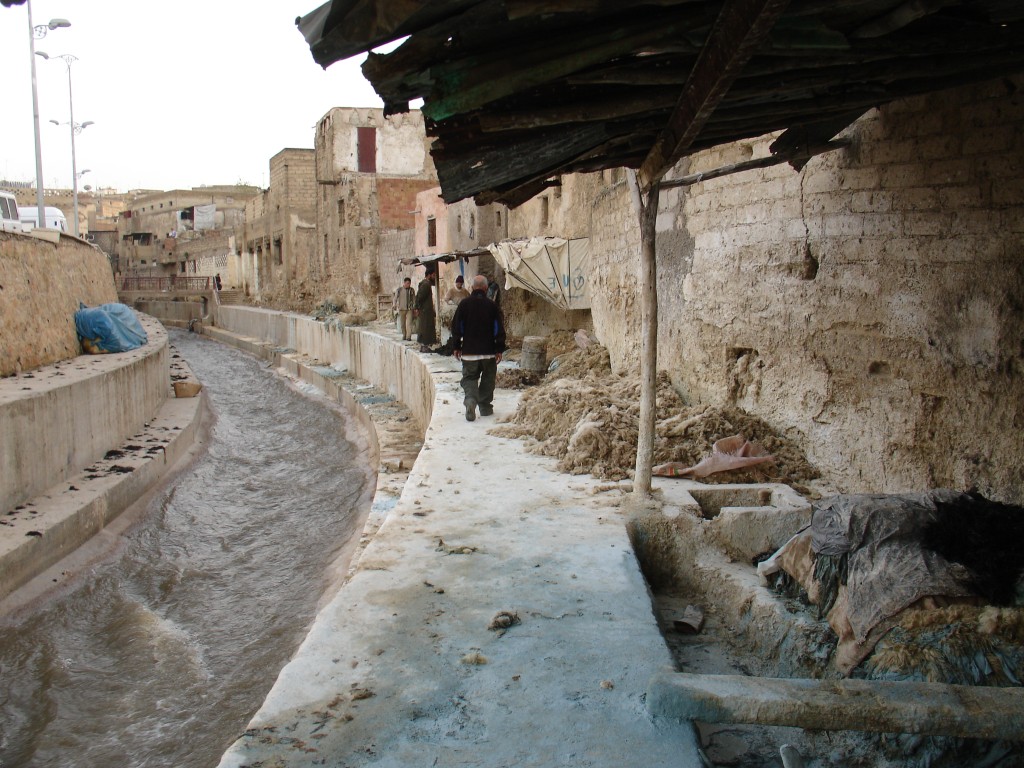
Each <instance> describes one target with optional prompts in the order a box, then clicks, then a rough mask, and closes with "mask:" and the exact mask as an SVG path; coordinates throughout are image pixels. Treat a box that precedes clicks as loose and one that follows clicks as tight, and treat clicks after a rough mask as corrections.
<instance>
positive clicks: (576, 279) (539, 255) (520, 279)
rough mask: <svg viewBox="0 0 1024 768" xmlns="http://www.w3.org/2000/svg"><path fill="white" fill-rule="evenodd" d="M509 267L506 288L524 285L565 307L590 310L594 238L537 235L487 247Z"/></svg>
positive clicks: (522, 286)
mask: <svg viewBox="0 0 1024 768" xmlns="http://www.w3.org/2000/svg"><path fill="white" fill-rule="evenodd" d="M487 248H488V250H490V252H491V254H492V255H493V256H494V258H495V260H496V261H497V262H498V264H500V265H501V267H502V268H503V269H504V270H505V290H508V289H509V288H523V289H524V290H527V291H530V292H532V293H535V294H537V295H538V296H540V297H541V298H543V299H545V300H546V301H549V302H551V303H552V304H554V305H555V306H558V307H561V308H562V309H590V291H589V288H588V285H587V283H588V280H589V272H590V240H589V239H587V238H577V239H574V240H566V239H564V238H561V237H533V238H530V239H529V240H514V241H504V242H501V243H493V244H491V245H489V246H487Z"/></svg>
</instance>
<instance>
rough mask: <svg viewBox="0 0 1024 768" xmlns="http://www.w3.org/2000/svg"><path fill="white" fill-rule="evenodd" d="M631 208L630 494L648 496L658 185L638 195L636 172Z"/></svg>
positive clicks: (651, 459)
mask: <svg viewBox="0 0 1024 768" xmlns="http://www.w3.org/2000/svg"><path fill="white" fill-rule="evenodd" d="M628 179H629V191H630V196H631V198H632V200H633V208H634V209H635V210H636V212H637V216H638V217H639V219H640V314H641V320H640V322H641V327H640V337H641V342H640V344H641V346H640V423H639V428H638V432H637V444H636V467H635V469H634V472H633V493H634V494H636V495H637V496H650V495H651V469H652V466H653V464H654V428H655V418H656V415H657V379H658V264H657V259H656V256H657V249H656V246H655V236H656V233H657V228H656V226H655V225H656V222H657V218H658V192H659V186H658V185H657V184H654V185H652V186H651V188H650V189H649V190H648V192H647V200H646V202H645V201H644V200H643V198H642V196H641V194H640V185H639V183H638V181H637V178H636V173H635V172H634V171H633V170H632V169H630V170H629V172H628Z"/></svg>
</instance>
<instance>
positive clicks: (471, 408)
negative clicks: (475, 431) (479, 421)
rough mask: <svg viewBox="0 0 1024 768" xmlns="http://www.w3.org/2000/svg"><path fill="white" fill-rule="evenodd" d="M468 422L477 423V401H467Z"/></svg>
mask: <svg viewBox="0 0 1024 768" xmlns="http://www.w3.org/2000/svg"><path fill="white" fill-rule="evenodd" d="M466 421H476V400H467V401H466Z"/></svg>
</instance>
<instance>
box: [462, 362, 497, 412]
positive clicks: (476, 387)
mask: <svg viewBox="0 0 1024 768" xmlns="http://www.w3.org/2000/svg"><path fill="white" fill-rule="evenodd" d="M497 377H498V361H497V360H495V359H494V358H493V357H489V358H487V359H486V360H463V361H462V381H461V382H460V383H461V384H462V390H463V391H464V392H465V393H466V397H465V399H464V400H463V403H464V404H466V403H468V402H469V401H470V400H475V401H476V404H477V405H480V406H483V407H485V408H489V407H490V406H491V403H492V402H493V400H494V380H495V379H496V378H497Z"/></svg>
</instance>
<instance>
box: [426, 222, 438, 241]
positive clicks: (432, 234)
mask: <svg viewBox="0 0 1024 768" xmlns="http://www.w3.org/2000/svg"><path fill="white" fill-rule="evenodd" d="M435 245H437V220H436V219H435V218H434V217H433V216H431V217H430V218H428V219H427V247H428V248H432V247H433V246H435Z"/></svg>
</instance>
